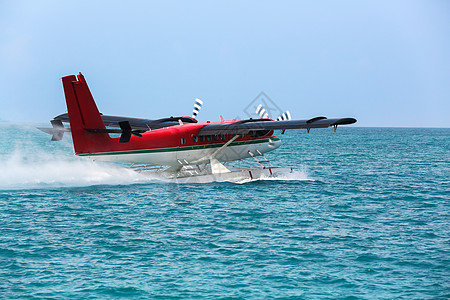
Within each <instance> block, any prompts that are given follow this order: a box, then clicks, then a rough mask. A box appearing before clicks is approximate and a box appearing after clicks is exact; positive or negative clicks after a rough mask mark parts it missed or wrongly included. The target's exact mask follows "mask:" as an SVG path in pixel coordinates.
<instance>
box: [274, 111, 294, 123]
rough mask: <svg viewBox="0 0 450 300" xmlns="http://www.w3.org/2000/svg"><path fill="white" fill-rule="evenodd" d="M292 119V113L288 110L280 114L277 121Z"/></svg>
mask: <svg viewBox="0 0 450 300" xmlns="http://www.w3.org/2000/svg"><path fill="white" fill-rule="evenodd" d="M290 119H291V113H290V112H289V111H288V110H287V111H285V112H284V113H282V114H281V115H279V116H278V118H277V121H289V120H290Z"/></svg>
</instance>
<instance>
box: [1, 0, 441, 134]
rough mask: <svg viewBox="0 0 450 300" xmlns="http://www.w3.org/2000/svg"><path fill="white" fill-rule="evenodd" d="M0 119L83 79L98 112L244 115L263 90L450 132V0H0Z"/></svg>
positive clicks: (304, 105)
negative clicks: (196, 107)
mask: <svg viewBox="0 0 450 300" xmlns="http://www.w3.org/2000/svg"><path fill="white" fill-rule="evenodd" d="M0 66H1V70H0V103H1V109H0V119H2V120H9V121H13V122H47V121H48V120H49V119H51V118H53V117H54V116H55V115H57V114H59V113H62V112H64V111H66V108H65V102H64V97H63V93H62V87H61V81H60V78H61V77H62V76H65V75H69V74H76V73H78V72H79V71H81V72H82V73H83V74H84V75H85V77H86V79H87V81H88V83H89V85H90V88H91V91H92V93H93V95H94V98H95V99H96V101H97V104H98V106H99V109H100V111H102V112H103V113H105V114H115V115H125V116H136V117H147V118H161V117H167V116H171V115H191V113H192V106H193V102H194V99H195V98H196V97H199V98H200V99H202V100H203V101H204V102H205V104H204V106H203V110H202V111H201V112H200V114H199V117H198V118H199V119H200V120H203V121H204V120H217V119H218V118H219V114H222V115H223V116H224V117H225V118H229V119H231V118H234V117H236V116H244V114H243V109H244V108H245V107H246V106H247V104H248V103H250V102H251V101H252V100H253V99H254V98H255V97H256V96H257V95H258V94H259V93H260V92H261V91H264V92H265V93H266V94H267V95H268V96H269V97H270V98H271V99H272V100H273V101H275V102H276V103H277V104H278V106H280V107H282V108H283V109H289V110H290V111H291V113H292V115H293V117H294V118H296V119H305V118H310V117H314V116H320V115H324V116H328V117H356V118H357V119H358V126H405V127H409V126H416V127H450V118H449V112H450V1H445V0H442V1H433V0H429V1H426V0H422V1H414V0H409V1H401V0H399V1H223V2H218V1H82V0H81V1H60V0H59V1H45V0H42V1H31V0H30V1H7V0H3V1H2V0H0Z"/></svg>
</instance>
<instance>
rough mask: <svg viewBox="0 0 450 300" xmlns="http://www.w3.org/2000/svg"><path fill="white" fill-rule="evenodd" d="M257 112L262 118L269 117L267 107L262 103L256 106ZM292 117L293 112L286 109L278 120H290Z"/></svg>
mask: <svg viewBox="0 0 450 300" xmlns="http://www.w3.org/2000/svg"><path fill="white" fill-rule="evenodd" d="M256 114H257V115H259V117H260V118H263V119H268V118H269V114H268V113H267V111H266V109H265V108H264V107H263V105H262V104H260V105H258V107H257V108H256ZM290 119H291V113H290V111H288V110H287V111H285V112H284V113H282V114H281V115H279V116H278V118H277V121H288V120H290Z"/></svg>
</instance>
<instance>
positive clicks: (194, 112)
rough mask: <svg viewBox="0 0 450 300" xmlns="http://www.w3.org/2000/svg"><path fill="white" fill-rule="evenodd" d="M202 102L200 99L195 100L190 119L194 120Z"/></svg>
mask: <svg viewBox="0 0 450 300" xmlns="http://www.w3.org/2000/svg"><path fill="white" fill-rule="evenodd" d="M202 105H203V101H202V100H200V99H198V98H197V99H195V103H194V109H193V110H192V118H194V119H195V118H196V117H197V115H198V112H199V111H200V109H202Z"/></svg>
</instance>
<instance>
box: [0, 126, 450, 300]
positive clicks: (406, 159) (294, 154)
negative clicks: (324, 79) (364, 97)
mask: <svg viewBox="0 0 450 300" xmlns="http://www.w3.org/2000/svg"><path fill="white" fill-rule="evenodd" d="M280 137H281V138H282V141H283V145H282V146H281V148H279V149H277V150H275V151H273V152H271V153H269V154H268V155H267V156H268V158H270V159H271V160H272V161H273V162H274V164H276V165H278V166H285V167H292V168H293V169H294V170H295V172H294V173H293V174H292V175H291V176H289V177H287V178H284V179H283V180H262V181H255V182H247V183H244V184H233V183H208V184H195V183H189V184H175V183H168V182H161V181H155V180H154V179H149V178H148V177H146V176H143V175H141V174H137V173H135V172H133V171H131V170H129V169H126V168H124V167H123V166H120V165H111V164H99V163H94V162H91V161H89V160H86V159H83V158H78V157H75V156H74V155H73V149H72V144H71V139H70V136H67V137H65V138H64V139H63V140H62V141H61V142H51V141H50V137H49V136H48V135H46V134H44V133H42V132H40V131H38V130H37V129H35V125H30V124H28V125H11V124H2V125H0V298H1V299H41V298H44V299H111V298H113V299H114V298H131V299H274V298H275V299H450V225H449V224H450V129H423V128H359V127H351V126H349V127H343V128H338V131H337V132H336V133H333V131H332V130H331V129H317V130H311V132H310V133H309V134H307V133H306V131H287V132H286V134H285V135H280Z"/></svg>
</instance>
